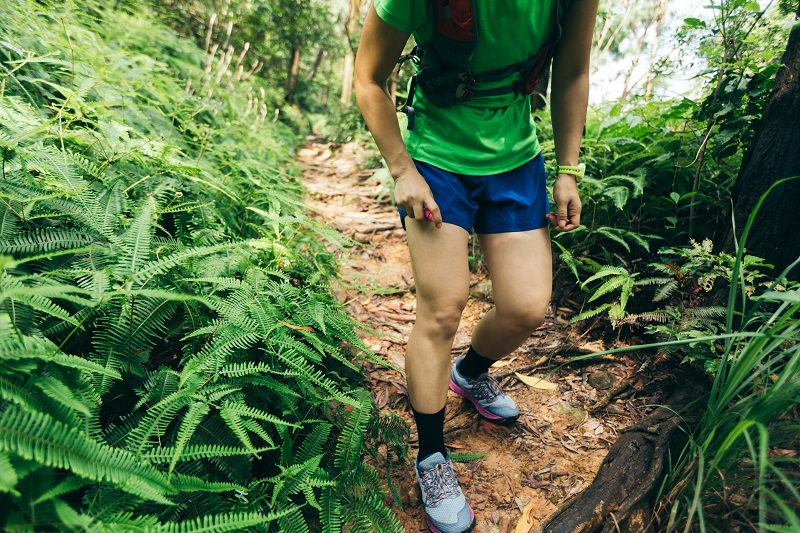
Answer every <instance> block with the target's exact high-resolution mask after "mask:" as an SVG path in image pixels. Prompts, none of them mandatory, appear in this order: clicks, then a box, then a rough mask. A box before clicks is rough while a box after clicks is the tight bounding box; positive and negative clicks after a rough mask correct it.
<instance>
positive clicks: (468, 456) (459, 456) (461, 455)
mask: <svg viewBox="0 0 800 533" xmlns="http://www.w3.org/2000/svg"><path fill="white" fill-rule="evenodd" d="M486 455H488V452H483V453H472V452H450V460H451V461H452V462H454V463H464V462H467V461H476V460H478V459H483V458H484V457H486Z"/></svg>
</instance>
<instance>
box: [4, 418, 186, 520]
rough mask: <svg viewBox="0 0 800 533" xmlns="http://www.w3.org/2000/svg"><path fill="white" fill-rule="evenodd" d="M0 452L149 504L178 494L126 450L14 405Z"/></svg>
mask: <svg viewBox="0 0 800 533" xmlns="http://www.w3.org/2000/svg"><path fill="white" fill-rule="evenodd" d="M0 450H2V451H6V452H10V453H13V454H15V455H19V456H21V457H24V458H25V459H29V460H34V461H36V462H37V463H39V464H41V465H43V466H52V467H56V468H65V469H68V470H71V471H72V472H74V473H75V474H77V475H79V476H82V477H85V478H88V479H92V480H95V481H108V482H112V483H114V484H115V485H116V486H117V487H119V488H120V489H122V490H124V491H126V492H130V493H131V494H135V495H137V496H141V497H142V498H145V499H147V500H152V501H156V502H159V503H162V504H166V505H169V504H170V503H171V502H170V500H169V499H167V498H166V496H167V495H169V494H174V493H175V490H174V488H172V487H171V486H170V485H169V484H168V483H167V481H166V478H165V477H164V475H163V474H161V473H160V472H158V471H157V470H155V469H154V468H153V467H151V466H150V465H147V464H145V463H142V462H140V461H138V460H137V459H136V458H135V457H134V456H133V455H131V454H129V453H128V452H126V451H125V450H121V449H118V448H111V447H110V446H106V445H104V444H100V443H98V442H95V441H93V440H91V439H89V438H88V437H86V436H85V435H83V434H82V433H81V432H79V431H78V430H77V429H76V428H70V427H68V426H66V425H64V424H62V423H61V422H58V421H56V420H54V419H53V418H51V417H50V416H48V415H46V414H44V413H36V412H33V413H31V412H24V411H21V410H20V409H19V408H18V407H16V406H13V405H12V406H9V407H8V408H7V409H6V410H5V411H4V412H3V414H2V416H1V417H0Z"/></svg>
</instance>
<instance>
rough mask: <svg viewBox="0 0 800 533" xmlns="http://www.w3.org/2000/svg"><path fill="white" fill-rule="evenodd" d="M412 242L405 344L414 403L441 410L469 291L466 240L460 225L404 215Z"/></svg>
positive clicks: (423, 408) (423, 409)
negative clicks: (409, 326) (413, 315)
mask: <svg viewBox="0 0 800 533" xmlns="http://www.w3.org/2000/svg"><path fill="white" fill-rule="evenodd" d="M406 229H407V232H408V247H409V251H410V253H411V267H412V269H413V272H414V283H415V285H416V292H417V319H416V322H415V324H414V329H413V330H412V331H411V336H410V337H409V340H408V345H407V347H406V376H407V380H408V396H409V399H410V400H411V406H412V407H413V408H414V410H415V411H417V412H420V413H436V412H438V411H440V410H441V409H442V408H443V407H444V404H445V401H446V399H447V384H448V380H449V377H448V376H449V375H450V349H451V347H452V344H453V338H454V337H455V334H456V330H457V329H458V324H459V322H460V321H461V312H462V311H463V310H464V306H465V305H466V302H467V297H468V296H469V265H468V262H467V241H468V239H469V234H468V233H467V232H466V231H465V230H464V229H463V228H461V227H458V226H455V225H453V224H447V223H445V224H443V225H442V227H441V228H439V229H436V227H435V226H434V225H433V224H432V223H431V222H428V221H427V220H422V221H419V220H414V219H410V218H406Z"/></svg>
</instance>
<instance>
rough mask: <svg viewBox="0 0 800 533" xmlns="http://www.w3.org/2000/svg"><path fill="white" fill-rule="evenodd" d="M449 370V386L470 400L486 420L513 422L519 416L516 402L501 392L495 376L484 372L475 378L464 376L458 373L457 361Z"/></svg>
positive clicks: (459, 360)
mask: <svg viewBox="0 0 800 533" xmlns="http://www.w3.org/2000/svg"><path fill="white" fill-rule="evenodd" d="M461 359H463V357H462V358H460V359H458V360H457V361H456V364H454V365H453V370H452V371H451V372H450V388H451V389H452V390H453V392H455V393H456V394H458V395H459V396H461V397H463V398H466V399H467V400H469V401H471V402H472V405H474V406H475V408H476V409H477V410H478V412H479V413H480V414H481V415H483V416H484V418H486V419H487V420H491V421H492V422H495V423H497V424H513V423H514V422H516V420H517V418H519V409H517V404H516V403H514V400H512V399H511V396H509V395H508V394H506V393H504V392H503V389H501V388H500V384H499V383H498V382H497V380H496V379H495V378H493V377H492V376H490V375H489V373H488V372H484V373H483V374H481V375H480V376H478V377H477V378H475V379H472V378H466V377H464V376H462V375H461V374H459V373H458V363H460V362H461Z"/></svg>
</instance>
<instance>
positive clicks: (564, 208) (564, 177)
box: [547, 174, 581, 231]
mask: <svg viewBox="0 0 800 533" xmlns="http://www.w3.org/2000/svg"><path fill="white" fill-rule="evenodd" d="M553 199H554V200H555V203H556V206H557V208H558V212H557V213H553V212H552V211H551V212H550V213H549V214H548V215H547V220H549V221H550V223H551V224H553V227H555V229H556V230H558V231H572V230H574V229H575V228H577V227H578V226H580V225H581V199H580V196H579V195H578V183H577V182H576V181H575V177H574V176H572V175H570V174H559V175H558V177H556V183H555V185H553Z"/></svg>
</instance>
